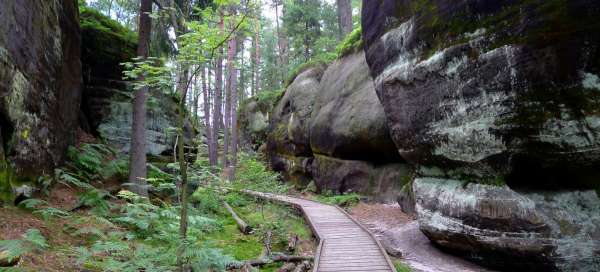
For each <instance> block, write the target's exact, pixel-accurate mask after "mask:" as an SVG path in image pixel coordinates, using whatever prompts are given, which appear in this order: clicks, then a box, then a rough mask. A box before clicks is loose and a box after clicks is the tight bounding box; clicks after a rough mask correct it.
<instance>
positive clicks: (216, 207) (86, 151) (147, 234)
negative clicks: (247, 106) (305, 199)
mask: <svg viewBox="0 0 600 272" xmlns="http://www.w3.org/2000/svg"><path fill="white" fill-rule="evenodd" d="M68 157H69V161H68V163H67V166H66V167H64V168H62V169H57V171H56V175H54V176H48V177H45V179H47V180H46V181H45V182H47V186H48V187H47V188H46V191H47V192H51V191H52V190H53V189H54V188H55V186H67V188H71V189H72V190H73V191H72V192H71V193H72V194H75V195H77V198H78V200H77V203H76V204H75V206H74V207H73V206H70V205H66V206H65V205H64V204H60V203H56V199H53V198H51V197H49V196H45V195H44V194H42V195H40V196H39V198H32V199H28V200H25V201H23V202H21V204H20V205H19V208H14V209H8V208H1V209H0V216H2V218H4V219H5V220H6V222H15V224H16V222H17V221H18V220H21V219H20V218H27V220H29V221H32V222H38V223H36V224H37V225H35V226H37V227H38V228H39V229H41V230H42V232H43V234H42V236H39V235H38V236H31V235H29V236H24V237H29V238H31V237H33V238H36V237H37V238H40V239H37V238H36V239H34V240H32V241H34V242H35V241H47V246H43V247H40V246H37V245H36V244H32V243H30V242H29V240H27V239H25V238H23V239H19V240H16V239H6V240H1V239H2V238H3V237H4V236H2V234H0V247H1V248H9V249H10V250H11V252H10V253H11V254H13V255H15V256H17V255H22V254H25V255H26V256H27V257H26V258H25V260H27V261H25V262H24V263H22V264H21V265H20V266H19V269H23V271H40V269H49V270H53V269H54V270H65V269H66V271H76V270H77V271H78V270H82V269H83V270H86V271H132V272H133V271H136V272H137V271H142V270H143V271H175V269H176V263H175V261H176V256H177V252H178V249H179V248H181V247H183V248H184V251H183V254H184V258H185V259H186V263H189V264H190V265H191V266H192V269H193V271H224V270H225V266H226V265H227V264H230V263H232V262H236V261H242V260H248V259H257V258H258V257H259V256H261V254H262V251H263V237H265V234H266V233H267V232H271V233H272V245H273V252H285V247H286V246H287V241H288V238H289V236H290V235H291V234H297V235H299V237H300V239H301V241H304V243H305V244H306V243H309V244H312V246H313V247H314V243H313V242H310V241H311V240H312V236H311V232H310V230H309V228H308V227H307V225H306V224H305V222H304V220H303V218H302V217H301V216H300V215H299V214H298V213H297V212H296V211H295V210H293V209H292V208H290V207H287V206H282V205H278V204H274V203H270V202H265V201H263V200H262V199H256V198H254V197H250V196H246V195H242V194H239V193H234V192H231V193H224V192H223V191H222V190H220V189H217V188H221V187H222V186H224V185H227V184H225V183H221V182H223V181H221V180H220V179H219V178H218V177H216V176H214V175H212V174H210V171H208V170H207V168H206V167H205V166H204V163H203V162H201V161H200V162H198V163H196V164H193V165H190V172H189V176H190V182H191V183H192V184H195V186H199V187H198V189H197V190H196V191H195V192H194V194H193V196H192V205H191V206H190V209H189V210H188V212H189V217H188V218H189V223H188V224H189V228H188V236H187V237H188V238H187V239H185V240H181V239H180V238H179V221H180V217H179V215H180V212H181V211H180V207H179V206H178V205H177V204H171V202H174V201H171V200H169V197H163V196H162V195H161V194H157V193H156V189H157V188H158V187H160V186H166V185H169V184H170V185H172V183H173V181H174V180H177V179H178V178H179V177H178V176H177V175H174V174H171V173H177V171H176V170H177V165H176V164H166V165H164V166H161V167H160V168H159V167H156V166H150V167H149V173H150V174H149V176H150V177H152V180H149V182H151V186H150V188H151V198H150V199H148V198H143V197H140V196H138V195H136V194H134V193H132V192H129V191H127V190H123V189H121V191H119V193H115V194H113V193H110V192H109V190H106V189H104V188H103V185H104V182H106V181H107V180H106V179H105V178H107V177H109V176H110V178H109V179H115V177H116V176H118V175H120V173H119V172H120V170H118V169H119V167H114V165H113V162H114V161H118V160H119V157H120V156H119V155H117V154H115V153H114V151H113V150H111V149H110V148H108V147H106V146H104V145H100V144H87V145H82V146H80V147H78V148H75V147H73V148H71V149H70V151H69V156H68ZM111 169H113V170H114V169H117V170H118V171H117V170H114V171H113V170H111ZM238 170H239V171H238V175H237V176H238V180H237V181H236V182H234V185H235V186H242V185H241V184H242V183H241V181H242V180H243V181H244V184H246V185H248V183H252V184H253V186H248V188H251V189H265V188H269V189H271V190H272V191H275V192H280V193H283V192H285V191H287V187H286V186H284V185H283V184H281V183H280V180H279V176H278V175H277V174H275V173H273V172H271V171H269V170H268V169H267V168H266V167H265V165H264V164H263V163H262V162H261V161H260V159H259V158H256V157H254V156H250V155H247V154H242V155H241V157H240V167H239V169H238ZM103 173H105V174H103ZM106 173H108V174H106ZM170 189H171V190H173V193H172V194H174V195H176V194H177V193H178V192H177V189H176V188H175V186H174V185H172V186H171V188H170ZM222 201H227V203H229V204H230V205H231V206H232V207H233V209H234V210H235V211H236V212H237V213H238V215H239V216H240V217H241V218H243V219H244V220H245V221H246V222H247V223H248V224H249V225H251V226H252V227H253V230H254V232H253V233H252V234H250V235H244V234H242V233H241V232H240V231H239V230H238V227H237V225H236V223H235V221H234V220H233V219H232V217H231V215H230V214H229V213H228V212H227V210H226V209H225V208H224V206H223V202H222ZM175 203H176V201H175ZM5 213H6V214H8V215H10V216H7V215H6V214H5ZM39 226H42V227H41V228H40V227H39ZM32 229H33V228H32ZM29 232H35V230H31V231H29ZM29 232H27V233H29ZM25 233H26V229H24V230H23V234H25ZM34 234H35V233H34ZM41 238H44V239H45V240H42V239H41ZM303 248H304V249H303V250H306V249H305V248H306V247H303ZM299 253H300V252H296V253H293V254H299ZM32 255H34V257H30V256H32ZM11 256H12V255H11ZM31 258H33V261H29V260H30V259H31ZM36 258H39V259H40V260H38V259H36ZM46 259H49V260H57V263H55V264H53V263H49V262H47V261H45V260H46ZM36 260H37V261H36ZM38 263H43V264H44V265H45V266H46V267H44V268H40V267H39V264H38ZM281 265H282V264H281V263H276V264H270V265H267V266H265V267H263V268H261V270H260V271H275V270H276V269H277V268H279V267H280V266H281Z"/></svg>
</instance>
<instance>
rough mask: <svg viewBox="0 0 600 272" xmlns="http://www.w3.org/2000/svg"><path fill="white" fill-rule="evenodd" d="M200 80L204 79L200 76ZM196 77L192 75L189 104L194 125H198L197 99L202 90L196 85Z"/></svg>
mask: <svg viewBox="0 0 600 272" xmlns="http://www.w3.org/2000/svg"><path fill="white" fill-rule="evenodd" d="M201 76H202V77H204V67H202V75H201ZM201 80H205V79H204V78H202V79H201ZM197 81H198V77H197V76H195V77H194V85H193V92H192V96H191V97H190V98H191V102H192V105H191V106H190V111H191V112H192V114H193V117H194V119H193V121H194V127H198V125H199V124H200V122H199V120H198V119H199V118H198V100H199V99H200V92H201V91H202V90H201V89H200V86H198V84H197V83H198V82H197Z"/></svg>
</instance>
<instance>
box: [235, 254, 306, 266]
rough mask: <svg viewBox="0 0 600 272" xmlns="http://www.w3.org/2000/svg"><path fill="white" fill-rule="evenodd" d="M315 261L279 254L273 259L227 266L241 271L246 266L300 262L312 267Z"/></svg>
mask: <svg viewBox="0 0 600 272" xmlns="http://www.w3.org/2000/svg"><path fill="white" fill-rule="evenodd" d="M312 260H313V257H312V256H296V255H284V254H277V255H274V256H272V257H271V258H263V259H257V260H248V261H241V262H234V263H230V264H228V265H227V270H233V269H240V268H242V267H243V266H245V265H250V266H264V265H267V264H271V263H274V262H287V263H298V262H307V263H309V265H310V261H312Z"/></svg>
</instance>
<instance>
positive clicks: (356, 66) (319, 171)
mask: <svg viewBox="0 0 600 272" xmlns="http://www.w3.org/2000/svg"><path fill="white" fill-rule="evenodd" d="M324 68H326V69H324ZM270 129H271V130H270V133H269V135H270V136H269V145H268V153H269V158H270V161H271V165H272V168H273V169H275V170H277V171H281V172H283V173H284V177H285V178H286V179H291V180H292V181H294V182H295V183H296V184H299V185H306V184H308V183H309V182H310V181H311V180H314V182H315V185H316V187H317V191H318V192H327V193H336V194H343V193H350V192H356V193H359V194H362V195H366V196H371V197H372V199H373V200H376V201H382V202H393V201H395V199H396V197H397V194H398V193H399V191H400V189H401V187H402V185H403V184H404V183H405V182H406V180H408V178H407V177H408V176H409V175H410V173H411V171H410V169H409V168H408V167H407V166H406V165H405V164H403V160H402V158H401V157H400V156H399V155H398V153H397V151H396V149H395V146H394V143H393V141H392V140H391V138H390V135H389V131H388V128H387V125H386V120H385V114H384V112H383V108H382V106H381V104H380V103H379V100H378V99H377V96H376V94H375V90H374V88H373V82H372V80H371V77H370V76H369V72H368V66H367V64H366V61H365V57H364V53H362V52H359V53H356V54H350V55H348V56H345V57H343V58H341V59H338V60H336V61H334V62H333V63H332V64H330V65H329V66H327V67H317V68H313V69H309V70H307V71H305V72H303V73H301V74H300V75H299V76H298V77H296V79H295V80H294V81H293V82H292V84H291V85H290V86H289V87H288V89H287V90H286V92H285V95H284V96H283V98H282V99H281V100H280V101H279V103H278V104H277V106H276V107H275V110H274V112H273V115H272V117H271V124H270Z"/></svg>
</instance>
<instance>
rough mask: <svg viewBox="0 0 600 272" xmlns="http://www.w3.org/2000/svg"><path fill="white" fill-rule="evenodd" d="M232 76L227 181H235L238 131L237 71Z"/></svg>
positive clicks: (234, 70)
mask: <svg viewBox="0 0 600 272" xmlns="http://www.w3.org/2000/svg"><path fill="white" fill-rule="evenodd" d="M232 72H233V75H232V76H231V93H232V96H231V142H230V144H231V148H230V150H231V162H230V168H231V169H230V170H229V172H228V173H229V180H230V181H233V180H234V179H235V167H236V165H237V146H238V131H237V103H238V99H237V97H238V95H237V89H238V88H237V74H238V70H237V69H235V67H234V68H233V71H232Z"/></svg>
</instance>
